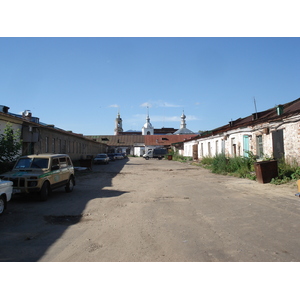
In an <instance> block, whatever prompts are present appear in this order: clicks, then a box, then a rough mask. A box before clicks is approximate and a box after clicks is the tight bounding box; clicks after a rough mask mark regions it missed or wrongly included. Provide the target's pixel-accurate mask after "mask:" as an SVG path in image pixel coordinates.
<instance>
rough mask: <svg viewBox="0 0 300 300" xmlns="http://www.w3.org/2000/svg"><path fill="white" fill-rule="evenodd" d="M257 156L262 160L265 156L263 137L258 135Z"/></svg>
mask: <svg viewBox="0 0 300 300" xmlns="http://www.w3.org/2000/svg"><path fill="white" fill-rule="evenodd" d="M256 155H257V156H258V157H259V158H262V157H263V155H264V148H263V139H262V135H257V136H256Z"/></svg>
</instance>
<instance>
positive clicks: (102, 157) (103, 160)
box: [94, 153, 109, 164]
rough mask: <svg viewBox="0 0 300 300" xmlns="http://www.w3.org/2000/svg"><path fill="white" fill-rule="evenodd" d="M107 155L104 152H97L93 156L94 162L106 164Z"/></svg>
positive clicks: (107, 160) (107, 161)
mask: <svg viewBox="0 0 300 300" xmlns="http://www.w3.org/2000/svg"><path fill="white" fill-rule="evenodd" d="M108 163H109V157H108V155H107V154H105V153H101V154H97V155H96V157H95V158H94V164H108Z"/></svg>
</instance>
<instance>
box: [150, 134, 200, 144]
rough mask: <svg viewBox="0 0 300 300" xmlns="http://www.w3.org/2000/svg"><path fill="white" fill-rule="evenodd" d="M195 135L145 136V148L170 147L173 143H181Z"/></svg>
mask: <svg viewBox="0 0 300 300" xmlns="http://www.w3.org/2000/svg"><path fill="white" fill-rule="evenodd" d="M194 136H197V135H196V134H181V135H145V145H146V146H154V145H157V146H170V145H171V144H173V143H179V142H183V141H185V140H188V139H190V138H191V137H194Z"/></svg>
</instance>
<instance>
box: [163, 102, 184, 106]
mask: <svg viewBox="0 0 300 300" xmlns="http://www.w3.org/2000/svg"><path fill="white" fill-rule="evenodd" d="M158 106H160V107H183V106H182V105H178V104H173V103H168V102H164V101H160V102H158Z"/></svg>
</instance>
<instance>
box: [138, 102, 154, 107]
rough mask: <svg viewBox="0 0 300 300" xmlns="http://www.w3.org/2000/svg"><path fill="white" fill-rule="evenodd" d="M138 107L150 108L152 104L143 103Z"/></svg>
mask: <svg viewBox="0 0 300 300" xmlns="http://www.w3.org/2000/svg"><path fill="white" fill-rule="evenodd" d="M140 106H141V107H152V104H151V103H150V102H144V103H142V104H141V105H140Z"/></svg>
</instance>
